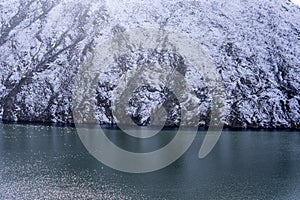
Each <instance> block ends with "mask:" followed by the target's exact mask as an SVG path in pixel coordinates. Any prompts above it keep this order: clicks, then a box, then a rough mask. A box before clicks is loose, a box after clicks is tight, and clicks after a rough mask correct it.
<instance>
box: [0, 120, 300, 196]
mask: <svg viewBox="0 0 300 200" xmlns="http://www.w3.org/2000/svg"><path fill="white" fill-rule="evenodd" d="M107 132H108V133H107V134H108V135H110V138H114V140H115V143H116V144H118V145H120V146H122V145H123V146H126V147H127V148H128V149H129V150H130V149H135V150H136V151H140V152H143V151H146V150H153V147H155V148H157V147H159V145H163V144H165V143H167V142H169V141H170V140H171V139H172V136H171V135H172V133H171V132H172V131H171V130H168V131H165V132H166V133H165V134H163V133H161V134H159V136H157V137H156V139H155V140H154V141H150V140H149V142H148V143H147V142H143V143H139V141H138V140H134V139H124V138H122V137H123V136H122V134H121V132H120V131H118V130H107ZM167 133H168V134H167ZM118 135H119V136H120V135H121V136H120V137H119V136H118ZM203 137H204V132H199V134H198V135H197V136H196V139H195V140H194V143H193V144H192V146H191V147H190V149H189V150H188V151H187V152H186V153H185V154H184V155H183V156H182V157H181V158H180V159H179V160H177V161H176V162H175V163H173V164H172V165H170V166H168V167H166V168H164V169H162V170H159V171H156V172H152V173H147V174H128V173H122V172H118V171H115V170H113V169H110V168H108V167H106V166H104V165H102V164H101V163H100V162H99V161H97V160H96V159H94V158H93V157H92V156H90V155H89V153H88V152H87V150H86V149H85V148H84V146H83V145H82V144H81V141H80V139H79V137H78V136H77V135H76V129H75V128H69V127H67V128H66V127H55V126H32V125H16V124H0V198H1V199H300V132H299V131H298V132H297V131H292V132H289V131H272V132H267V131H223V134H222V136H221V139H220V141H219V142H218V144H217V145H216V147H215V148H214V150H213V151H212V152H211V153H210V154H209V156H208V157H206V158H205V159H203V160H200V159H198V157H197V155H198V151H199V148H200V146H201V143H202V140H203ZM155 141H156V142H155Z"/></svg>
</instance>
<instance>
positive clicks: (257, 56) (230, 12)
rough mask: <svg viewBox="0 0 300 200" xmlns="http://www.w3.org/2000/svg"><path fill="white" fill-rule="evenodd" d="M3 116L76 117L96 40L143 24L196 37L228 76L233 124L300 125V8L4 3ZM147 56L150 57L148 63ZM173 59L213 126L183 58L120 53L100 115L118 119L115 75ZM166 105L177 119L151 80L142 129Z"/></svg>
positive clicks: (104, 88)
mask: <svg viewBox="0 0 300 200" xmlns="http://www.w3.org/2000/svg"><path fill="white" fill-rule="evenodd" d="M0 10H1V12H0V13H1V14H0V15H1V36H0V52H1V54H0V117H1V118H2V119H3V120H8V121H45V122H63V123H67V122H72V111H71V110H72V86H73V82H74V78H75V76H76V72H77V70H78V68H79V67H80V66H81V64H82V63H83V62H84V61H85V60H86V58H88V57H89V56H91V55H93V52H94V51H93V50H94V47H95V45H96V44H98V43H101V42H102V41H105V40H106V39H107V38H110V37H111V36H112V35H114V34H116V33H118V32H122V31H126V30H133V29H135V28H138V27H145V28H152V29H153V28H154V29H155V28H159V27H160V28H161V27H163V28H166V29H169V30H174V31H177V32H179V33H183V34H186V35H188V36H189V37H190V38H192V39H193V40H194V41H196V42H197V43H199V44H200V45H201V46H202V47H203V48H204V49H205V51H206V52H207V54H208V55H210V56H211V59H212V60H213V62H214V63H215V65H216V66H217V68H218V70H219V72H220V73H221V75H222V77H223V81H224V85H225V88H226V93H227V101H226V104H227V105H228V108H229V110H228V112H227V116H226V118H225V123H226V124H227V125H228V126H231V127H265V128H266V127H273V128H276V127H289V128H292V127H294V128H299V127H300V20H299V19H300V8H299V7H297V6H296V5H294V4H292V3H291V2H290V1H286V0H272V1H258V0H253V1H243V2H241V1H239V0H233V1H230V2H228V1H225V0H218V1H171V0H170V1H169V0H168V1H154V2H153V1H151V2H150V1H117V0H108V1H107V2H105V1H102V2H101V1H93V0H86V1H75V0H51V1H48V0H47V1H46V0H25V1H23V0H14V1H2V2H1V3H0ZM141 57H142V59H141ZM149 62H150V63H158V64H162V63H163V64H168V65H171V66H172V67H174V68H175V69H176V70H178V71H179V72H181V73H182V74H184V75H185V77H186V79H187V82H189V83H190V84H191V85H192V86H193V87H194V88H195V92H196V94H197V97H198V99H199V111H200V114H201V119H200V124H201V125H207V123H208V116H209V111H210V103H211V102H210V99H209V97H208V95H207V90H206V87H205V84H204V82H203V79H202V78H201V77H198V76H194V74H193V72H192V69H191V68H189V66H187V65H186V64H185V61H184V60H183V59H182V58H181V57H180V55H179V56H178V55H172V54H170V53H168V52H155V53H153V52H150V51H141V52H135V53H133V54H129V55H124V56H123V57H121V58H116V60H115V62H114V63H112V65H111V68H110V70H109V71H108V72H107V74H108V75H109V76H108V78H109V77H111V78H110V79H106V81H101V80H100V81H99V88H98V92H97V96H96V100H97V101H96V102H97V103H96V104H97V106H98V109H97V113H95V114H96V116H97V118H98V119H99V121H100V122H101V123H110V122H111V121H110V120H111V119H112V118H111V109H110V105H111V102H110V97H111V92H112V91H113V89H114V88H115V86H116V85H115V82H116V79H118V78H120V77H121V76H122V75H123V74H124V73H125V72H126V71H127V70H130V69H131V68H133V67H134V66H138V65H142V64H144V63H149ZM157 104H163V105H164V107H165V108H166V110H167V112H168V118H167V124H168V125H178V124H179V123H180V113H179V108H178V107H179V106H178V102H177V101H176V97H174V95H172V92H170V91H167V90H165V89H164V88H157V87H151V86H143V87H141V88H139V89H138V90H137V91H136V92H135V93H134V94H133V96H132V99H131V101H130V102H129V106H128V113H129V114H130V115H131V116H132V119H133V120H134V121H135V122H136V123H137V124H140V125H146V124H149V123H151V117H150V114H151V109H152V107H153V106H155V105H157Z"/></svg>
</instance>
